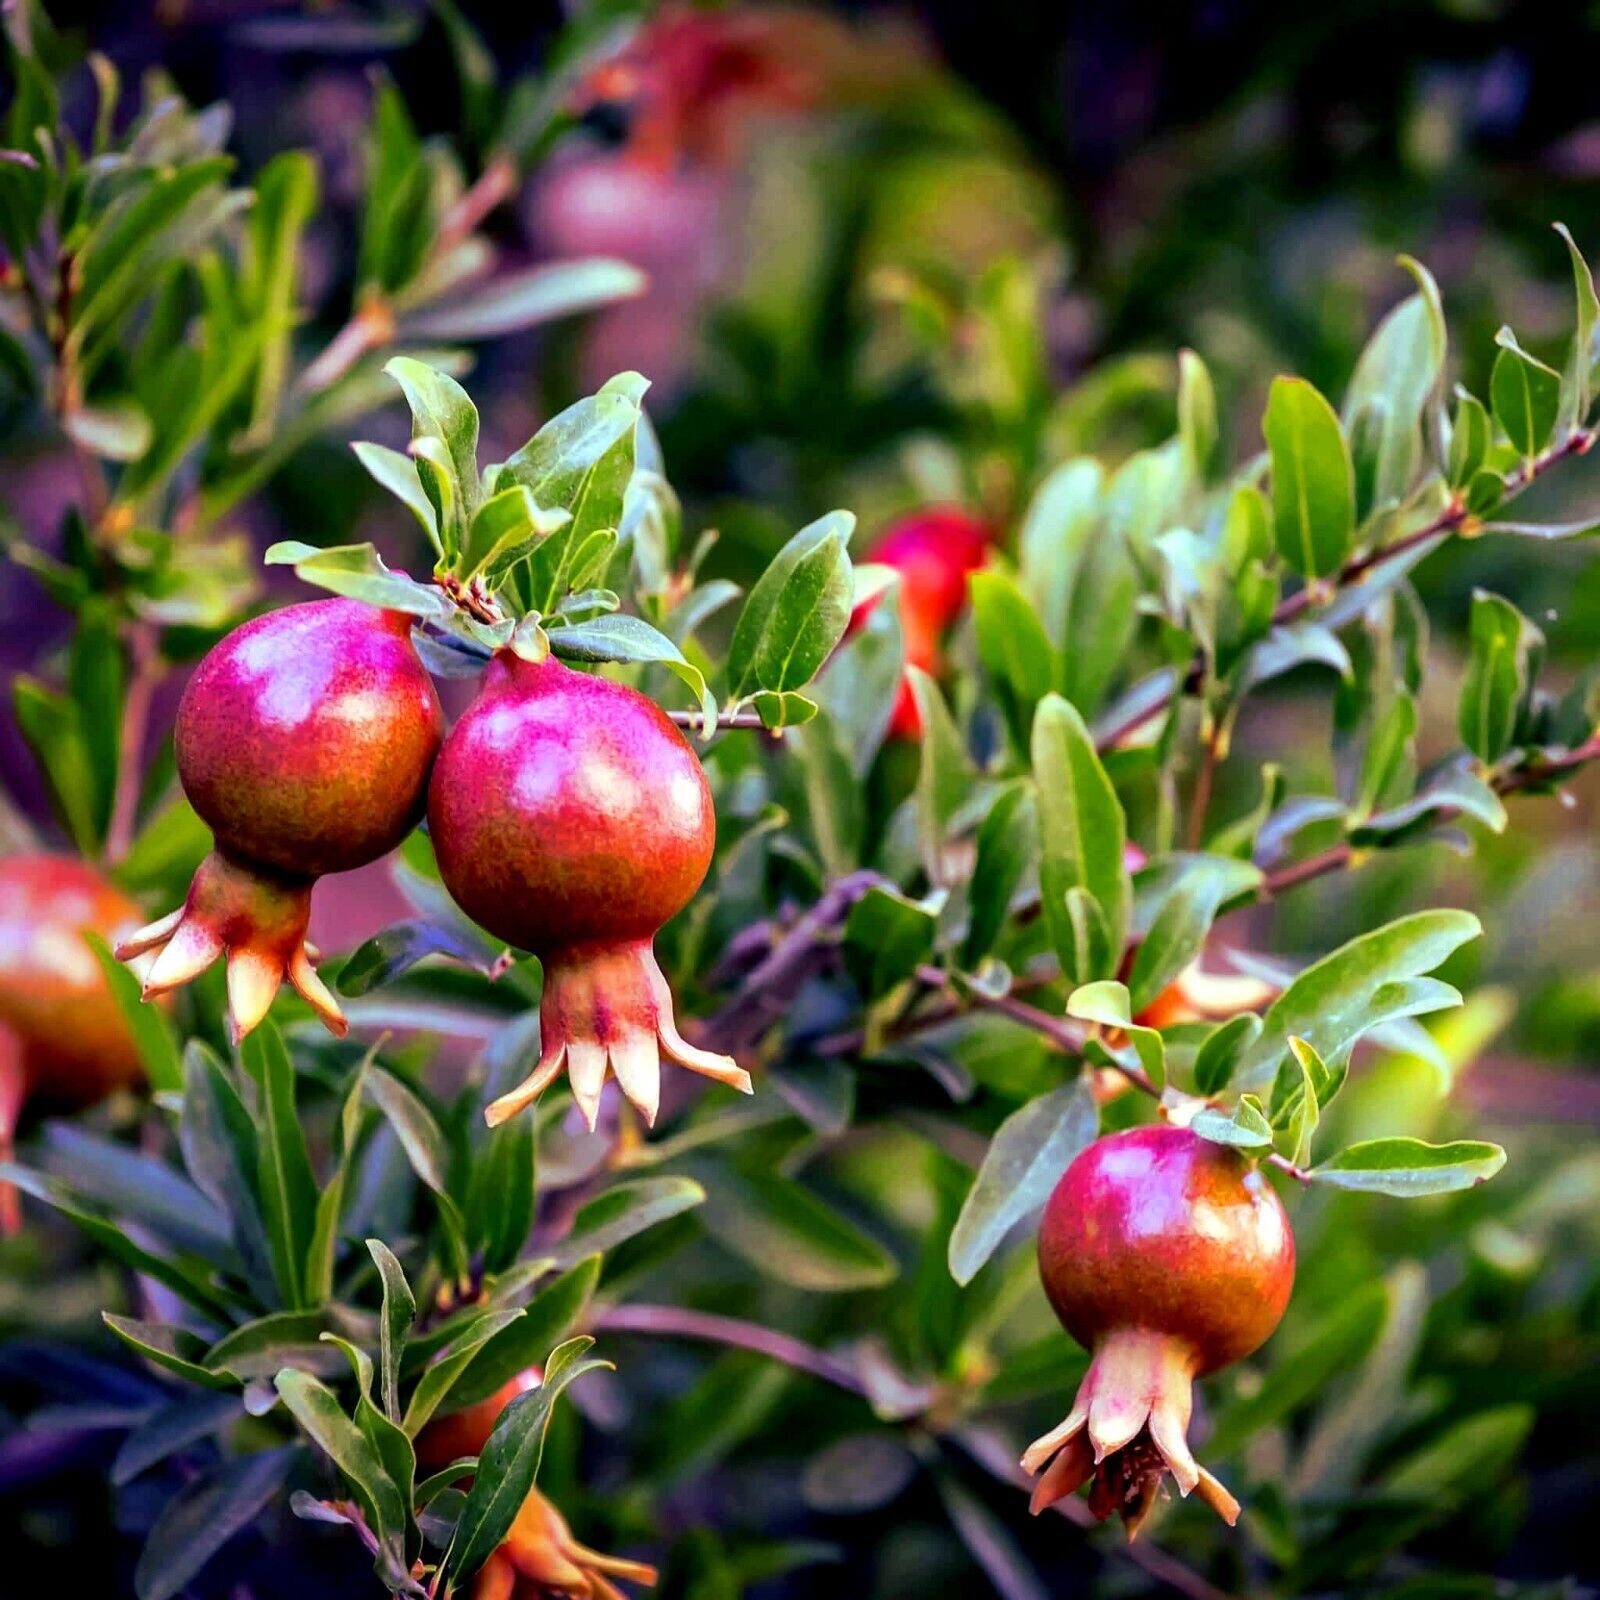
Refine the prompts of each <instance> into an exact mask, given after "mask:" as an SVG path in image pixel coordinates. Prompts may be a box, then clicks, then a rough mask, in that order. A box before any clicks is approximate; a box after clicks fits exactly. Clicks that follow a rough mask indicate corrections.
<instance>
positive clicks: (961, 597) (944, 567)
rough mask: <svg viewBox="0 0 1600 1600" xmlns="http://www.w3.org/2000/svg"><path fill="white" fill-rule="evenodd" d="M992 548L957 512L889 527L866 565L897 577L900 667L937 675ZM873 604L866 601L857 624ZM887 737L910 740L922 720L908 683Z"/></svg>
mask: <svg viewBox="0 0 1600 1600" xmlns="http://www.w3.org/2000/svg"><path fill="white" fill-rule="evenodd" d="M991 542H992V535H991V533H990V531H989V528H988V526H987V525H986V524H985V523H983V522H981V521H979V519H978V518H977V517H975V516H974V515H973V514H972V513H971V512H970V511H965V510H963V509H962V508H961V507H960V506H928V507H925V508H924V509H922V510H920V511H913V512H912V513H911V514H910V515H909V516H906V517H902V518H901V519H900V520H899V521H898V522H895V523H892V524H890V526H889V527H888V528H887V529H885V530H884V532H883V533H882V534H881V535H880V536H879V538H878V540H877V542H876V543H874V544H873V545H872V547H871V548H870V549H869V550H868V551H867V555H866V559H867V560H868V561H876V562H879V563H880V564H881V565H883V566H886V567H893V568H894V569H895V571H896V572H898V573H899V574H900V628H901V633H902V636H903V637H904V640H905V654H906V665H907V666H908V667H919V668H921V670H922V671H924V672H928V673H934V674H937V673H938V672H939V671H940V669H941V667H942V665H943V650H942V645H943V640H944V636H945V634H946V633H947V632H948V631H949V630H950V627H951V626H952V625H953V624H954V622H955V621H956V619H957V618H958V617H959V616H960V615H961V613H962V611H963V610H964V609H965V607H966V604H967V582H968V579H970V578H971V576H972V574H973V573H974V572H976V571H978V569H979V568H980V567H982V565H983V563H984V560H985V559H986V557H987V555H988V551H989V545H990V543H991ZM876 604H877V602H876V601H875V600H869V601H867V602H866V603H865V604H864V605H863V606H861V607H860V608H859V609H858V610H857V612H856V615H855V617H854V619H853V621H854V622H855V623H857V624H859V623H860V622H861V621H862V619H863V618H864V617H865V616H866V615H867V613H868V612H869V611H870V610H871V609H872V607H873V606H874V605H876ZM889 732H890V735H891V736H892V737H896V738H903V739H915V738H917V737H918V736H919V735H920V734H921V732H922V716H921V713H920V712H919V711H918V710H917V701H916V697H915V696H914V695H913V694H912V692H911V682H910V679H909V677H908V678H904V679H902V680H901V683H900V692H899V694H898V696H897V697H896V699H895V705H894V715H893V717H892V718H891V720H890V723H889Z"/></svg>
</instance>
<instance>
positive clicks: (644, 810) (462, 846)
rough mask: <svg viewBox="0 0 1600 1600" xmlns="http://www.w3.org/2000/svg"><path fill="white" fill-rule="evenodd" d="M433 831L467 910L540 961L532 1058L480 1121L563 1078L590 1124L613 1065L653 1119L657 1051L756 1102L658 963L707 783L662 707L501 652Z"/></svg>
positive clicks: (691, 872)
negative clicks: (683, 1016) (676, 997)
mask: <svg viewBox="0 0 1600 1600" xmlns="http://www.w3.org/2000/svg"><path fill="white" fill-rule="evenodd" d="M428 822H429V831H430V833H431V835H432V838H433V845H434V850H435V852H436V853H437V855H438V859H439V872H440V875H441V876H442V877H443V879H444V882H445V887H446V888H448V889H449V891H450V893H451V894H452V895H453V896H454V897H455V899H456V902H457V903H458V904H459V905H460V906H461V908H462V910H463V911H465V912H466V913H467V915H468V916H470V917H472V918H473V919H474V921H476V922H478V923H479V924H481V925H482V926H483V927H485V928H487V929H488V930H489V932H490V933H492V934H494V935H495V937H496V938H500V939H504V940H505V941H506V942H507V943H508V944H511V945H515V946H516V947H517V948H518V949H520V950H530V951H532V952H533V954H534V955H536V956H538V958H539V960H540V962H541V964H542V965H543V967H544V993H543V996H542V999H541V1001H540V1006H539V1020H540V1037H541V1052H540V1056H539V1060H538V1062H537V1064H536V1065H535V1067H534V1069H533V1071H532V1072H531V1073H530V1074H529V1075H528V1077H527V1078H526V1079H525V1080H524V1081H523V1082H522V1083H521V1084H519V1085H518V1086H517V1087H516V1088H515V1089H513V1090H512V1091H511V1092H510V1093H509V1094H506V1095H503V1096H502V1097H501V1098H500V1099H498V1100H496V1101H495V1102H494V1104H493V1105H491V1106H490V1107H489V1108H488V1112H487V1116H488V1120H489V1123H490V1125H491V1126H493V1125H494V1124H497V1123H500V1122H503V1121H505V1119H506V1118H507V1117H511V1116H514V1115H515V1114H516V1113H517V1112H518V1111H521V1110H522V1109H524V1108H525V1107H526V1106H529V1105H531V1104H532V1103H533V1102H534V1101H535V1100H536V1099H538V1097H539V1096H540V1095H541V1094H542V1093H543V1092H544V1091H545V1089H546V1088H548V1087H549V1086H550V1084H551V1083H553V1082H554V1081H555V1079H556V1078H557V1077H558V1076H559V1075H560V1073H561V1071H562V1068H563V1067H565V1069H566V1072H567V1076H568V1079H569V1080H570V1082H571V1085H572V1097H573V1099H574V1100H575V1101H576V1102H577V1104H578V1106H579V1108H580V1110H581V1111H582V1112H583V1115H584V1118H585V1120H586V1121H587V1122H588V1124H589V1126H590V1127H591V1128H592V1127H593V1126H594V1125H595V1119H596V1117H597V1115H598V1113H599V1108H600V1092H601V1090H602V1088H603V1087H604V1086H605V1078H606V1072H607V1069H608V1068H609V1070H610V1071H611V1072H612V1073H614V1074H615V1076H616V1079H617V1082H618V1084H620V1085H621V1088H622V1092H623V1093H624V1094H625V1095H627V1097H628V1098H629V1099H630V1100H631V1101H632V1102H633V1103H634V1104H635V1105H636V1106H637V1107H638V1108H639V1110H640V1112H641V1113H642V1114H643V1116H644V1119H645V1121H646V1122H648V1123H651V1124H654V1122H655V1118H656V1112H657V1110H658V1108H659V1105H660V1099H661V1057H662V1055H663V1054H664V1055H666V1056H667V1058H668V1059H669V1060H672V1061H676V1062H677V1063H678V1064H679V1065H680V1066H685V1067H688V1068H690V1069H691V1070H692V1071H694V1072H699V1073H703V1074H705V1076H707V1077H709V1078H715V1079H716V1080H717V1081H718V1082H721V1083H726V1084H729V1085H731V1086H732V1087H734V1088H736V1089H740V1090H742V1091H743V1092H744V1093H746V1094H748V1093H749V1092H750V1075H749V1073H747V1072H745V1071H743V1070H742V1069H741V1068H740V1067H739V1066H738V1064H737V1063H736V1062H734V1061H733V1060H732V1059H731V1058H730V1057H728V1056H723V1055H715V1054H713V1053H712V1052H710V1051H707V1050H698V1049H696V1048H695V1047H694V1046H693V1045H691V1044H689V1043H688V1041H687V1040H685V1039H684V1038H683V1037H682V1035H681V1034H680V1033H679V1032H678V1025H677V1022H676V1021H675V1020H674V1017H673V1011H672V995H671V992H670V991H669V990H668V988H667V981H666V979H665V978H664V977H663V976H662V973H661V969H660V967H659V966H657V964H656V958H655V952H654V949H653V943H654V939H655V934H656V930H657V929H658V928H660V927H661V925H662V924H663V923H664V922H666V921H667V920H668V919H669V918H671V917H674V916H676V915H677V913H678V912H680V911H681V910H682V909H683V908H684V906H686V905H687V904H688V903H689V901H690V899H691V898H692V896H693V895H694V892H695V890H696V889H698V888H699V887H700V884H701V882H702V880H703V879H704V878H705V875H706V870H707V868H708V867H709V866H710V865H711V855H712V849H713V847H714V845H715V842H716V814H715V812H714V811H713V809H712V805H711V790H710V787H709V786H708V785H707V783H706V778H705V773H704V772H702V771H701V769H700V763H699V761H698V760H697V759H696V758H695V754H694V751H693V750H692V749H690V747H689V744H688V741H687V740H686V739H685V738H684V737H683V735H682V734H681V733H679V732H678V730H677V729H676V728H675V727H673V725H672V723H671V721H670V720H669V719H668V718H667V716H666V714H665V713H664V712H663V711H662V710H661V708H660V707H659V706H657V705H656V704H655V703H654V702H653V701H650V700H647V699H646V698H645V697H644V696H643V695H641V694H638V693H636V692H635V691H634V690H632V689H629V688H625V687H624V686H623V685H621V684H617V683H612V682H610V681H609V680H607V679H605V678H596V677H590V676H589V675H588V674H586V673H582V672H575V671H573V670H572V669H571V668H570V667H565V666H563V665H562V664H561V663H560V662H559V661H556V660H555V659H553V658H546V659H545V660H543V661H539V662H530V661H527V660H524V659H523V658H522V657H520V656H518V655H515V654H513V653H512V652H511V651H509V650H502V651H501V652H500V653H499V654H498V655H496V657H495V658H494V660H493V661H491V662H490V664H489V669H488V671H487V672H486V673H485V675H484V682H483V692H482V693H481V694H480V695H479V697H478V699H477V700H476V701H475V702H474V704H473V705H472V707H471V709H470V710H468V711H467V713H466V714H465V715H464V716H463V717H462V718H461V720H460V721H459V722H457V723H456V725H455V727H454V728H452V729H451V731H450V735H449V737H448V738H447V739H446V740H445V742H444V748H443V750H441V751H440V753H439V760H438V762H437V764H436V765H435V767H434V773H433V784H432V787H431V790H430V792H429V798H428Z"/></svg>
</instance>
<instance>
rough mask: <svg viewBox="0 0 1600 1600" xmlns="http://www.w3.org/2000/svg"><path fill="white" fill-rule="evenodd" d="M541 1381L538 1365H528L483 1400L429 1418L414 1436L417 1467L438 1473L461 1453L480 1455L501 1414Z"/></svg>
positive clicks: (542, 1375) (460, 1455) (461, 1454)
mask: <svg viewBox="0 0 1600 1600" xmlns="http://www.w3.org/2000/svg"><path fill="white" fill-rule="evenodd" d="M543 1382H544V1374H543V1373H542V1372H541V1371H540V1370H539V1368H538V1367H527V1368H525V1369H524V1370H523V1371H521V1372H519V1373H518V1374H517V1375H516V1377H514V1378H507V1379H506V1381H505V1382H504V1383H503V1384H501V1385H500V1387H499V1388H498V1389H496V1390H495V1392H494V1393H493V1394H491V1395H485V1396H484V1398H483V1399H482V1400H478V1401H474V1402H473V1404H472V1405H470V1406H463V1407H462V1408H461V1409H460V1410H459V1411H447V1412H446V1413H445V1414H444V1415H443V1416H436V1417H430V1418H429V1419H428V1421H427V1422H426V1423H424V1424H423V1426H422V1428H421V1430H420V1431H419V1432H418V1434H417V1437H416V1448H417V1466H418V1467H419V1468H421V1470H422V1471H424V1472H439V1471H441V1470H443V1469H444V1468H445V1467H447V1466H449V1465H450V1463H451V1462H452V1461H459V1460H460V1459H461V1457H462V1456H476V1455H482V1454H483V1447H484V1446H485V1445H486V1444H487V1443H488V1442H489V1435H490V1434H491V1433H493V1432H494V1425H495V1423H497V1422H498V1421H499V1420H500V1413H501V1412H502V1411H504V1410H505V1408H506V1407H507V1406H508V1405H510V1404H511V1402H512V1401H513V1400H515V1399H516V1398H517V1396H518V1395H521V1394H526V1393H527V1392H528V1391H529V1390H530V1389H537V1388H538V1387H539V1385H540V1384H541V1383H543Z"/></svg>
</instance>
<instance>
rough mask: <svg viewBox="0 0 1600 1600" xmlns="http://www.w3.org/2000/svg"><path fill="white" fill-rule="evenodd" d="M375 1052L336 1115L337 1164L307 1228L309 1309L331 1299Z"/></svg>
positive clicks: (357, 1073)
mask: <svg viewBox="0 0 1600 1600" xmlns="http://www.w3.org/2000/svg"><path fill="white" fill-rule="evenodd" d="M376 1049H377V1047H376V1046H374V1047H373V1050H372V1051H369V1052H368V1054H367V1056H366V1057H365V1058H364V1059H363V1060H362V1061H361V1062H360V1063H359V1064H358V1065H357V1067H356V1070H355V1073H354V1075H353V1077H352V1078H351V1081H350V1088H349V1089H348V1090H347V1091H346V1093H345V1097H344V1105H343V1107H342V1108H341V1110H340V1113H339V1159H338V1163H337V1165H336V1166H335V1167H334V1169H333V1174H332V1176H331V1177H330V1178H329V1179H328V1182H327V1183H326V1184H325V1185H324V1186H323V1188H322V1191H321V1192H320V1193H319V1194H318V1195H317V1213H316V1217H315V1220H314V1221H313V1223H312V1227H311V1243H310V1245H309V1246H308V1247H307V1250H306V1294H307V1297H308V1298H309V1299H310V1300H311V1302H312V1304H313V1305H321V1304H323V1303H324V1302H325V1301H327V1300H329V1299H330V1298H331V1297H332V1295H333V1267H334V1258H335V1255H336V1253H337V1251H338V1245H339V1224H340V1222H341V1220H342V1218H343V1214H344V1193H345V1185H346V1183H347V1182H348V1180H349V1175H350V1167H351V1163H352V1161H353V1160H354V1158H355V1152H356V1140H357V1138H358V1137H359V1135H360V1132H361V1110H362V1104H363V1094H362V1088H363V1082H364V1079H365V1077H366V1073H367V1068H368V1067H370V1066H371V1064H372V1060H373V1057H374V1055H375V1054H376Z"/></svg>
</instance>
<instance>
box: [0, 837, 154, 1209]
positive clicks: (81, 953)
mask: <svg viewBox="0 0 1600 1600" xmlns="http://www.w3.org/2000/svg"><path fill="white" fill-rule="evenodd" d="M139 921H140V913H139V908H138V906H136V905H135V904H134V903H133V901H131V900H130V899H128V898H127V896H126V895H124V894H122V893H121V892H120V891H119V890H117V889H115V888H113V887H112V886H111V884H109V883H107V882H106V881H105V879H104V878H102V877H101V876H100V875H99V873H97V872H96V871H95V870H94V869H93V868H92V867H88V866H85V865H84V863H83V862H81V861H76V860H73V859H72V858H71V857H68V856H55V855H18V856H9V857H7V858H6V859H4V860H0V1160H5V1161H9V1160H10V1159H11V1155H12V1141H13V1138H14V1136H15V1133H16V1127H17V1122H18V1119H19V1118H20V1117H21V1115H22V1109H23V1107H24V1105H25V1104H26V1103H27V1102H28V1101H29V1100H31V1099H34V1098H35V1097H37V1098H40V1099H44V1100H49V1101H52V1102H54V1103H55V1104H57V1105H60V1106H64V1107H70V1108H73V1109H76V1108H79V1107H82V1106H87V1105H93V1104H94V1103H95V1102H96V1101H99V1100H103V1099H105V1097H106V1096H107V1095H109V1094H111V1093H113V1092H114V1091H115V1090H117V1089H121V1088H125V1087H127V1086H129V1085H131V1084H135V1083H137V1082H138V1081H139V1079H140V1076H141V1073H140V1069H139V1053H138V1050H137V1049H136V1047H135V1045H134V1041H133V1033H132V1031H131V1030H130V1029H129V1027H128V1024H127V1020H126V1018H124V1016H123V1015H122V1011H121V1009H120V1007H119V1006H118V1005H117V1002H116V999H115V998H114V997H113V995H112V993H111V990H110V988H109V986H108V985H107V983H106V980H105V974H104V973H103V972H102V971H101V970H100V963H99V962H98V961H96V960H95V956H94V952H93V951H92V950H91V949H90V948H89V946H88V944H87V943H86V942H85V940H84V937H83V935H84V934H85V932H88V933H97V934H99V935H100V936H101V938H103V939H107V940H115V939H116V938H118V937H119V936H120V935H122V934H124V933H126V932H127V931H128V930H129V929H130V928H133V927H136V926H137V925H138V923H139ZM20 1221H21V1216H20V1212H19V1209H18V1204H17V1194H16V1190H15V1189H13V1188H12V1187H11V1186H10V1185H9V1184H5V1185H0V1229H3V1230H4V1231H5V1232H7V1233H12V1232H15V1231H16V1228H17V1226H18V1225H19V1223H20Z"/></svg>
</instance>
